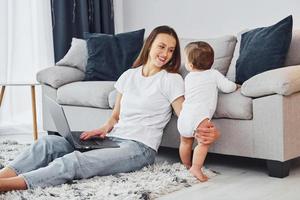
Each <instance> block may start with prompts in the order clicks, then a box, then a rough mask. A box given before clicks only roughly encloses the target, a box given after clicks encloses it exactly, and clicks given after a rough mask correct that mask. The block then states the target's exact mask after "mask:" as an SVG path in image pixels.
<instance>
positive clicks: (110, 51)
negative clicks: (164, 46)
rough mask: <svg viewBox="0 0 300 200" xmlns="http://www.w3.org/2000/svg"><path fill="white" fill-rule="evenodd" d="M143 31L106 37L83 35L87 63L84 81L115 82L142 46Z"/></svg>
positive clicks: (105, 35) (94, 34) (98, 34)
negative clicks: (85, 44) (85, 41)
mask: <svg viewBox="0 0 300 200" xmlns="http://www.w3.org/2000/svg"><path fill="white" fill-rule="evenodd" d="M144 33H145V29H141V30H138V31H133V32H127V33H120V34H116V35H108V34H101V33H85V38H86V39H87V49H88V61H87V66H86V71H85V78H84V80H85V81H116V80H117V79H118V78H119V76H120V75H121V74H122V73H123V72H124V71H126V70H127V69H129V68H130V67H131V66H132V64H133V62H134V60H135V59H136V58H137V56H138V55H139V52H140V50H141V48H142V46H143V41H144Z"/></svg>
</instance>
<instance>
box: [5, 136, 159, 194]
mask: <svg viewBox="0 0 300 200" xmlns="http://www.w3.org/2000/svg"><path fill="white" fill-rule="evenodd" d="M112 140H114V141H116V142H117V143H118V144H119V145H120V148H105V149H97V150H91V151H86V152H79V151H74V148H73V146H72V145H70V144H69V143H68V142H67V140H65V138H63V137H59V136H53V135H49V136H45V137H43V138H41V139H39V140H38V141H37V142H35V143H34V144H32V145H31V146H30V147H29V149H27V150H26V151H25V152H24V153H22V154H20V155H19V156H18V157H17V158H16V159H15V160H14V161H12V162H11V163H10V164H9V165H8V167H9V168H11V169H13V170H14V171H15V172H16V174H18V175H20V176H22V177H23V178H24V180H25V182H26V184H27V188H29V189H32V188H36V187H47V186H54V185H59V184H63V183H65V182H67V181H70V180H74V179H83V178H90V177H93V176H105V175H111V174H116V173H124V172H130V171H135V170H138V169H141V168H142V167H144V166H147V165H150V164H153V163H154V159H155V154H156V152H155V151H154V150H153V149H151V148H150V147H148V146H146V145H144V144H142V143H140V142H136V141H132V140H125V139H120V138H115V137H112Z"/></svg>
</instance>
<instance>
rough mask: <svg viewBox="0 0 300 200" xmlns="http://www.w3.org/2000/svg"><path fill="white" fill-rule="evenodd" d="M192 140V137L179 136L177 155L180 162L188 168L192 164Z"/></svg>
mask: <svg viewBox="0 0 300 200" xmlns="http://www.w3.org/2000/svg"><path fill="white" fill-rule="evenodd" d="M193 142H194V138H187V137H182V136H181V137H180V146H179V155H180V159H181V162H182V164H183V165H184V166H185V167H186V168H188V169H189V168H190V167H191V165H192V147H193Z"/></svg>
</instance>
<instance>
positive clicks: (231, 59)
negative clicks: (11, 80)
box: [37, 30, 300, 177]
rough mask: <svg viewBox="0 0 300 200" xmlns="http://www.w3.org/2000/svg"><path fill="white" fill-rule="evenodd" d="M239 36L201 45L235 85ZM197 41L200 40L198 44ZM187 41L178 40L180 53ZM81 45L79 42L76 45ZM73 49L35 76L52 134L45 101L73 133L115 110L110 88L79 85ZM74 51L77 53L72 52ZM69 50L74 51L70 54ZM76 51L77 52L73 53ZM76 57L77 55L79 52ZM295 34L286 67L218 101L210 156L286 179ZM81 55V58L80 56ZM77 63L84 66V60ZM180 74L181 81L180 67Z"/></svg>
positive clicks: (173, 142)
mask: <svg viewBox="0 0 300 200" xmlns="http://www.w3.org/2000/svg"><path fill="white" fill-rule="evenodd" d="M239 38H240V36H239V35H238V36H237V37H236V36H224V37H220V38H215V39H205V40H204V39H201V40H204V41H207V42H209V43H210V44H211V45H212V46H213V48H214V49H215V63H214V65H213V68H216V69H218V70H219V71H221V72H222V73H223V74H226V76H227V77H228V78H229V79H231V80H234V74H235V69H234V66H235V62H236V59H237V57H238V52H239ZM198 40H200V39H198ZM190 41H193V40H191V39H182V40H181V46H182V47H184V46H185V44H187V43H188V42H190ZM81 42H82V41H81ZM82 45H83V46H81V47H79V46H80V45H79V46H78V45H77V46H76V45H75V44H74V45H73V43H72V47H71V48H70V50H69V52H68V53H67V55H66V56H65V58H64V59H63V62H59V63H58V64H60V66H53V67H48V68H46V69H44V70H42V71H40V72H39V73H38V74H37V80H38V81H39V82H40V83H41V84H42V95H43V126H44V129H45V130H46V131H49V132H56V128H55V126H54V124H53V122H52V119H51V117H50V115H49V111H48V105H47V104H45V103H44V102H45V101H44V97H45V96H49V97H50V98H52V99H55V100H56V101H57V102H58V103H60V104H62V105H63V107H64V109H65V113H66V116H67V118H68V121H69V124H70V127H71V129H72V130H78V131H80V130H89V129H94V128H97V127H99V126H100V125H101V124H102V123H104V122H105V121H106V119H107V118H108V117H109V116H110V114H111V111H112V109H111V108H112V107H113V105H114V95H115V92H114V82H110V81H94V82H84V81H82V80H83V78H84V67H82V66H81V67H78V66H76V64H72V57H74V55H75V56H76V51H77V52H78V48H81V49H80V51H82V48H85V46H84V42H82ZM75 46H76V47H75ZM72 48H73V49H72ZM76 48H77V49H76ZM80 51H79V52H80ZM298 52H300V30H294V32H293V38H292V43H291V46H290V49H289V52H288V56H287V60H286V66H289V67H284V68H280V69H276V70H271V71H267V72H264V73H261V74H259V75H256V76H254V77H252V78H251V79H249V80H247V81H246V82H245V83H244V84H243V85H242V87H241V88H240V89H239V90H238V91H236V92H234V93H231V94H222V93H220V95H219V101H218V105H217V110H216V113H215V115H214V119H213V122H214V123H215V125H216V126H217V127H218V128H219V130H220V132H221V137H220V139H219V140H218V141H217V142H216V143H215V144H213V145H212V147H211V148H210V149H209V151H210V152H213V153H217V154H224V155H234V156H243V157H250V158H259V159H265V160H266V161H267V166H268V170H269V175H270V176H273V177H285V176H288V174H289V166H290V161H291V159H293V158H297V157H299V156H300V134H299V130H300V104H299V102H300V92H299V91H300V54H299V53H298ZM81 55H86V54H84V53H82V52H81ZM78 56H79V57H80V55H77V57H76V59H77V60H78V59H79V60H80V59H81V60H80V62H81V63H86V60H85V61H84V60H82V59H86V58H85V57H82V58H78ZM181 74H182V75H183V76H185V74H186V72H185V71H184V67H183V66H182V68H181ZM176 122H177V117H176V116H175V115H173V116H172V118H171V120H170V122H169V123H168V125H167V126H166V128H165V130H164V135H163V138H162V144H161V146H165V147H172V148H178V146H179V133H178V131H177V125H176Z"/></svg>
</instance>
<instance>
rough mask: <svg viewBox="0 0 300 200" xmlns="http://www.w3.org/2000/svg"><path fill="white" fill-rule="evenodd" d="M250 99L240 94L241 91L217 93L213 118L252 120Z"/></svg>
mask: <svg viewBox="0 0 300 200" xmlns="http://www.w3.org/2000/svg"><path fill="white" fill-rule="evenodd" d="M252 113H253V112H252V98H249V97H246V96H244V95H242V94H241V90H240V89H238V90H237V91H235V92H233V93H229V94H224V93H219V98H218V104H217V109H216V112H215V114H214V118H230V119H252V116H253V115H252Z"/></svg>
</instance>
